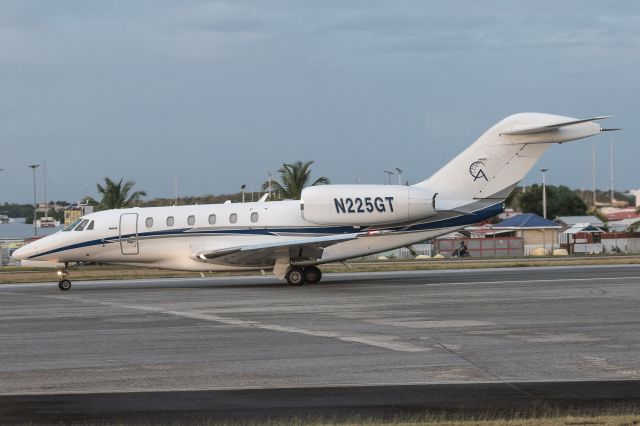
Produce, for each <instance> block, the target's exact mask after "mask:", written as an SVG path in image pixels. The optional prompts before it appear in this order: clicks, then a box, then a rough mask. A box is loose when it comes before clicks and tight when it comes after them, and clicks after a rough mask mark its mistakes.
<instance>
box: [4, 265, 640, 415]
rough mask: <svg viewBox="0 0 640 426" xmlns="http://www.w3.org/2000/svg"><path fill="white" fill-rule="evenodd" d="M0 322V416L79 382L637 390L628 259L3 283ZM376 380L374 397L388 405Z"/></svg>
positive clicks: (634, 272)
mask: <svg viewBox="0 0 640 426" xmlns="http://www.w3.org/2000/svg"><path fill="white" fill-rule="evenodd" d="M0 319H1V321H0V341H1V343H2V345H0V394H2V395H3V396H2V397H0V408H2V410H3V411H4V413H5V414H6V413H7V412H8V411H6V410H10V409H11V410H13V409H15V407H17V406H20V405H19V404H18V405H16V401H23V402H24V403H25V404H26V402H25V401H41V402H42V401H45V400H46V401H52V398H53V399H55V398H65V396H64V395H67V396H66V398H70V397H69V396H68V395H69V394H74V393H83V394H92V395H95V394H105V393H111V395H112V398H116V395H123V394H122V393H123V392H141V393H139V394H137V395H139V396H140V398H142V397H143V395H156V397H157V398H160V400H162V397H161V396H162V395H165V397H166V398H167V400H168V399H169V397H168V395H169V393H168V392H167V391H171V392H181V391H185V392H187V391H189V392H197V391H206V392H205V393H202V394H201V395H213V394H212V393H211V391H215V392H217V393H215V392H214V393H215V395H218V396H219V395H228V394H224V392H227V393H228V392H245V393H246V392H257V393H256V394H255V395H261V394H260V392H267V393H269V392H285V391H286V390H287V389H303V390H301V391H300V390H299V392H301V394H306V393H305V392H312V393H313V392H314V391H313V390H314V389H315V392H320V390H322V389H329V390H328V391H326V395H328V394H331V393H335V392H337V391H336V389H343V390H345V389H361V390H360V391H359V392H356V394H358V395H360V396H359V397H362V392H365V393H366V391H363V390H362V389H364V390H366V389H369V390H370V392H373V390H374V389H378V390H379V389H386V390H391V389H396V391H395V392H390V391H389V392H388V395H391V394H394V395H397V394H398V391H397V390H398V389H399V387H403V389H405V388H406V386H407V385H415V386H418V387H417V388H415V387H414V388H413V389H418V388H419V389H432V390H431V391H421V392H432V391H433V389H435V388H434V387H433V386H431V387H429V385H437V386H443V385H447V386H451V385H453V384H457V385H456V386H459V385H470V384H475V385H473V386H481V385H479V384H483V383H485V384H487V385H482V386H490V387H491V386H493V387H495V388H496V389H498V388H499V389H510V392H511V393H512V394H513V395H515V396H514V397H513V398H511V399H514V398H515V400H522V398H524V399H530V398H529V397H527V396H526V392H520V390H519V388H518V386H517V385H516V384H518V383H520V384H523V383H530V382H547V386H548V389H559V387H561V386H567V385H566V384H565V385H562V384H559V382H575V381H592V382H597V383H600V385H598V386H595V385H594V386H595V387H594V389H595V388H598V387H599V388H600V389H604V388H603V386H604V385H603V383H604V382H606V383H608V386H609V388H607V389H609V390H611V392H612V393H611V394H610V395H609V396H608V397H607V398H609V399H607V400H616V398H617V397H620V398H622V399H623V400H625V401H627V402H628V401H631V402H632V403H637V400H634V399H633V398H631V399H629V398H627V397H628V396H629V395H628V394H629V392H630V389H631V390H633V392H631V393H630V395H640V387H639V386H638V382H637V381H636V380H638V379H640V355H638V354H640V333H639V332H638V330H639V326H640V267H639V266H617V265H616V266H593V267H591V266H589V267H587V266H582V267H553V268H552V267H549V268H513V269H478V270H463V271H461V270H456V271H416V272H398V273H396V272H393V273H375V274H365V273H360V274H328V275H327V276H326V277H325V278H324V279H323V281H322V283H320V284H317V285H309V286H304V287H299V288H291V287H288V286H286V285H284V284H282V283H281V282H279V281H277V280H276V279H274V278H273V277H268V276H267V277H230V278H205V279H200V278H199V279H164V280H150V281H110V282H74V287H73V288H72V290H71V291H69V292H61V291H60V290H58V288H57V285H56V284H54V283H52V284H16V285H2V286H0ZM622 381H624V382H622ZM554 383H555V385H554ZM621 383H624V386H622V385H621ZM522 386H524V385H522ZM527 386H529V385H527ZM618 388H620V389H618ZM407 389H408V388H407ZM467 389H471V388H470V387H469V388H467ZM144 392H146V393H144ZM221 392H222V393H221ZM345 392H346V391H345ZM376 392H377V393H375V392H373V393H371V395H372V399H371V400H370V406H372V407H374V406H384V405H385V404H386V403H387V402H390V401H391V399H392V398H391V397H390V396H389V397H388V398H387V399H385V398H383V397H381V396H380V395H381V394H380V393H379V392H378V391H376ZM616 392H618V393H616ZM620 392H622V393H620ZM624 392H627V393H626V394H625V393H624ZM569 393H570V392H569ZM52 394H61V395H63V396H58V397H52V396H51V395H52ZM182 394H183V395H184V393H182ZM374 394H375V395H377V396H375V397H374ZM384 394H385V393H384V392H383V393H382V395H384ZM580 394H581V395H582V396H583V397H587V398H588V397H589V395H590V393H589V392H588V389H587V390H585V389H582V390H581V391H580ZM25 395H32V396H25ZM38 395H39V396H38ZM174 395H175V394H174ZM416 395H420V393H419V392H418V393H417V394H416ZM518 395H519V396H518ZM616 395H617V397H616ZM625 395H626V396H625ZM95 397H96V398H98V397H99V398H105V396H104V395H98V396H95ZM25 398H26V399H25ZM83 398H89V396H87V395H84V396H83ZM175 398H176V397H175V396H174V401H175V400H180V398H177V399H175ZM316 398H318V396H317V395H316ZM389 398H391V399H389ZM205 399H206V398H205ZM508 399H509V398H507V400H508ZM534 399H535V398H534ZM605 399H606V398H605ZM408 400H411V398H409V399H408ZM10 401H13V403H11V402H10ZM327 401H329V400H327ZM634 401H635V402H634ZM391 402H392V401H391ZM414 402H415V401H414ZM450 402H451V401H450ZM361 403H362V404H361V405H360V406H362V407H364V406H366V405H367V404H364V403H363V402H362V401H361ZM396 403H399V402H398V401H396ZM327 404H328V406H331V403H330V402H327ZM341 404H344V401H341ZM63 405H64V404H62V405H60V404H59V405H56V406H57V407H62V406H63ZM107 405H108V404H107ZM160 405H162V404H160ZM320 405H322V404H320ZM401 405H402V404H400V406H401ZM25 406H28V404H27V405H25ZM105 406H106V405H105ZM11 407H14V408H11ZM412 407H414V408H415V407H419V404H418V405H415V404H413V405H412ZM272 408H273V410H276V408H277V407H272ZM280 408H282V407H280ZM76 409H79V408H78V406H76ZM138 409H139V410H141V408H140V406H138ZM265 410H266V411H268V410H267V408H265ZM54 411H55V410H54ZM266 411H265V412H266ZM25 412H27V411H25ZM11 413H13V414H12V415H14V416H15V415H17V414H16V412H14V411H11Z"/></svg>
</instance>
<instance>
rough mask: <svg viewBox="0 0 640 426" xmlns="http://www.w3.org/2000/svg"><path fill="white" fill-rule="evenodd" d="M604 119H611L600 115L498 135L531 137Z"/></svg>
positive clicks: (518, 129)
mask: <svg viewBox="0 0 640 426" xmlns="http://www.w3.org/2000/svg"><path fill="white" fill-rule="evenodd" d="M606 118H611V116H610V115H602V116H599V117H593V118H584V119H581V120H571V121H563V122H560V123H553V124H546V125H544V126H530V127H521V128H515V129H511V130H507V131H504V132H501V133H500V135H501V136H502V135H531V134H535V133H543V132H549V131H552V130H557V129H559V128H561V127H565V126H571V125H573V124H580V123H587V122H589V121H596V120H604V119H606Z"/></svg>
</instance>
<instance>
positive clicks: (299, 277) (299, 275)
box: [285, 267, 306, 286]
mask: <svg viewBox="0 0 640 426" xmlns="http://www.w3.org/2000/svg"><path fill="white" fill-rule="evenodd" d="M304 276H305V274H304V271H303V270H302V268H298V267H294V268H291V269H289V272H287V276H286V277H285V278H286V279H287V282H288V283H289V285H291V286H300V285H303V284H304V283H305V282H306V280H305V278H304Z"/></svg>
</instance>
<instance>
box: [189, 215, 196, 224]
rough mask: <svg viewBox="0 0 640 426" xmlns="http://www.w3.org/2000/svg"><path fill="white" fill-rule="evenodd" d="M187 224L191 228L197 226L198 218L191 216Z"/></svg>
mask: <svg viewBox="0 0 640 426" xmlns="http://www.w3.org/2000/svg"><path fill="white" fill-rule="evenodd" d="M187 224H188V225H189V226H193V225H195V224H196V217H195V216H194V215H191V216H189V217H188V218H187Z"/></svg>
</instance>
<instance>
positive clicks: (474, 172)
mask: <svg viewBox="0 0 640 426" xmlns="http://www.w3.org/2000/svg"><path fill="white" fill-rule="evenodd" d="M483 167H486V165H485V164H484V163H483V162H482V161H474V162H473V163H471V165H470V166H469V173H470V174H471V176H473V181H474V182H475V181H477V180H478V179H482V178H484V180H486V181H489V179H487V176H486V175H485V174H484V172H483V171H482V168H483Z"/></svg>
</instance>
